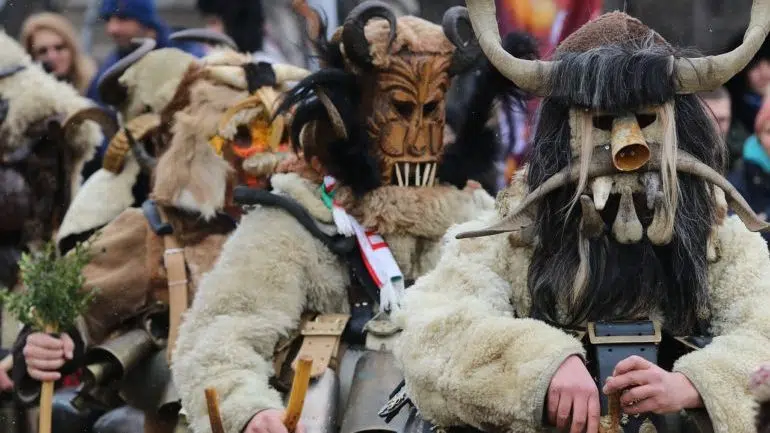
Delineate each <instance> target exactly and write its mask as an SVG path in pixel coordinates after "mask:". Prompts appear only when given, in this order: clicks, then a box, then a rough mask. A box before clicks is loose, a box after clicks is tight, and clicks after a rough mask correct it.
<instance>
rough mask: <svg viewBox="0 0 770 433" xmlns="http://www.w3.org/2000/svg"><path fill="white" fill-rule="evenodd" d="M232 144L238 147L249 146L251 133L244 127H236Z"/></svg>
mask: <svg viewBox="0 0 770 433" xmlns="http://www.w3.org/2000/svg"><path fill="white" fill-rule="evenodd" d="M233 142H234V143H235V144H236V145H237V146H238V147H249V146H251V131H249V128H248V127H246V126H245V125H238V128H237V129H236V132H235V138H234V139H233Z"/></svg>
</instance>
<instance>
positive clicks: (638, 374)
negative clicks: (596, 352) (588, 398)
mask: <svg viewBox="0 0 770 433" xmlns="http://www.w3.org/2000/svg"><path fill="white" fill-rule="evenodd" d="M602 392H604V393H605V394H608V395H609V394H612V393H615V392H622V394H621V396H620V405H621V406H622V408H623V412H625V413H627V414H629V415H636V414H641V413H646V412H652V413H656V414H667V413H676V412H679V411H681V410H682V409H695V408H699V407H703V400H702V399H701V396H700V393H698V390H697V389H695V387H694V386H693V384H692V382H690V380H689V379H687V377H686V376H685V375H684V374H682V373H670V372H668V371H666V370H663V369H662V368H660V367H658V366H657V365H655V364H653V363H652V362H650V361H647V360H646V359H644V358H641V357H639V356H631V357H629V358H626V359H624V360H623V361H620V362H619V363H618V365H617V366H616V367H615V371H613V372H612V377H610V378H609V379H607V383H606V384H605V385H604V388H603V389H602Z"/></svg>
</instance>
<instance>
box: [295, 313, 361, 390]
mask: <svg viewBox="0 0 770 433" xmlns="http://www.w3.org/2000/svg"><path fill="white" fill-rule="evenodd" d="M348 320H350V315H348V314H321V315H319V316H317V317H316V318H315V320H312V321H307V322H305V323H304V324H303V327H302V329H301V330H300V333H301V334H302V337H303V338H302V346H300V348H299V352H297V356H296V357H295V358H294V361H292V363H291V368H292V370H295V371H296V368H297V361H298V359H299V358H300V357H302V356H309V357H311V358H312V359H313V368H312V369H311V371H310V377H313V378H316V377H320V376H321V375H322V374H323V373H324V372H325V371H326V369H327V368H330V367H331V368H332V369H336V368H337V365H338V362H339V359H338V356H337V352H339V349H340V341H341V340H342V332H343V331H344V330H345V326H346V325H347V323H348Z"/></svg>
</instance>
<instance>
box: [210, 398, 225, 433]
mask: <svg viewBox="0 0 770 433" xmlns="http://www.w3.org/2000/svg"><path fill="white" fill-rule="evenodd" d="M206 404H207V406H208V408H209V422H210V423H211V432H212V433H225V427H224V426H223V425H222V416H221V415H220V414H219V396H218V395H217V390H216V389H214V388H206Z"/></svg>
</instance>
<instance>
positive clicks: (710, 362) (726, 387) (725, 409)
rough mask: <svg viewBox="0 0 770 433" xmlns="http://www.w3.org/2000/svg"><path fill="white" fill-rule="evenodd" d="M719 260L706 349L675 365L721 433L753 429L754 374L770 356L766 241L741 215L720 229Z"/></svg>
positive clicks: (712, 270) (769, 259)
mask: <svg viewBox="0 0 770 433" xmlns="http://www.w3.org/2000/svg"><path fill="white" fill-rule="evenodd" d="M719 248H720V260H719V262H717V263H714V264H712V265H711V268H710V269H709V283H710V284H711V304H712V321H711V325H712V329H713V330H714V333H715V338H714V340H713V342H712V343H711V344H709V345H708V346H706V347H705V348H704V349H701V350H698V351H696V352H692V353H690V354H688V355H685V356H683V357H682V358H680V359H679V360H678V361H677V363H676V364H675V366H674V371H678V372H681V373H683V374H684V375H685V376H687V378H688V379H690V381H691V382H692V383H693V385H694V386H695V388H696V389H697V390H698V392H699V393H700V395H701V397H702V399H703V402H704V404H705V405H706V410H707V411H708V413H709V416H710V417H711V421H712V423H713V425H714V431H715V432H716V433H728V432H730V433H732V432H751V431H756V427H755V426H754V416H755V402H754V401H753V398H752V395H751V392H750V390H749V389H748V383H749V376H750V375H751V373H752V371H754V369H756V368H757V367H759V365H760V364H762V363H764V362H767V361H768V360H770V320H768V308H770V257H768V250H767V244H766V243H765V241H764V239H763V238H762V236H761V235H759V234H758V233H751V232H749V231H748V230H746V228H745V227H744V226H743V224H742V223H741V222H740V220H738V219H737V218H736V217H732V218H730V219H729V220H727V222H726V223H725V225H724V226H723V227H722V228H721V229H720V233H719Z"/></svg>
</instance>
